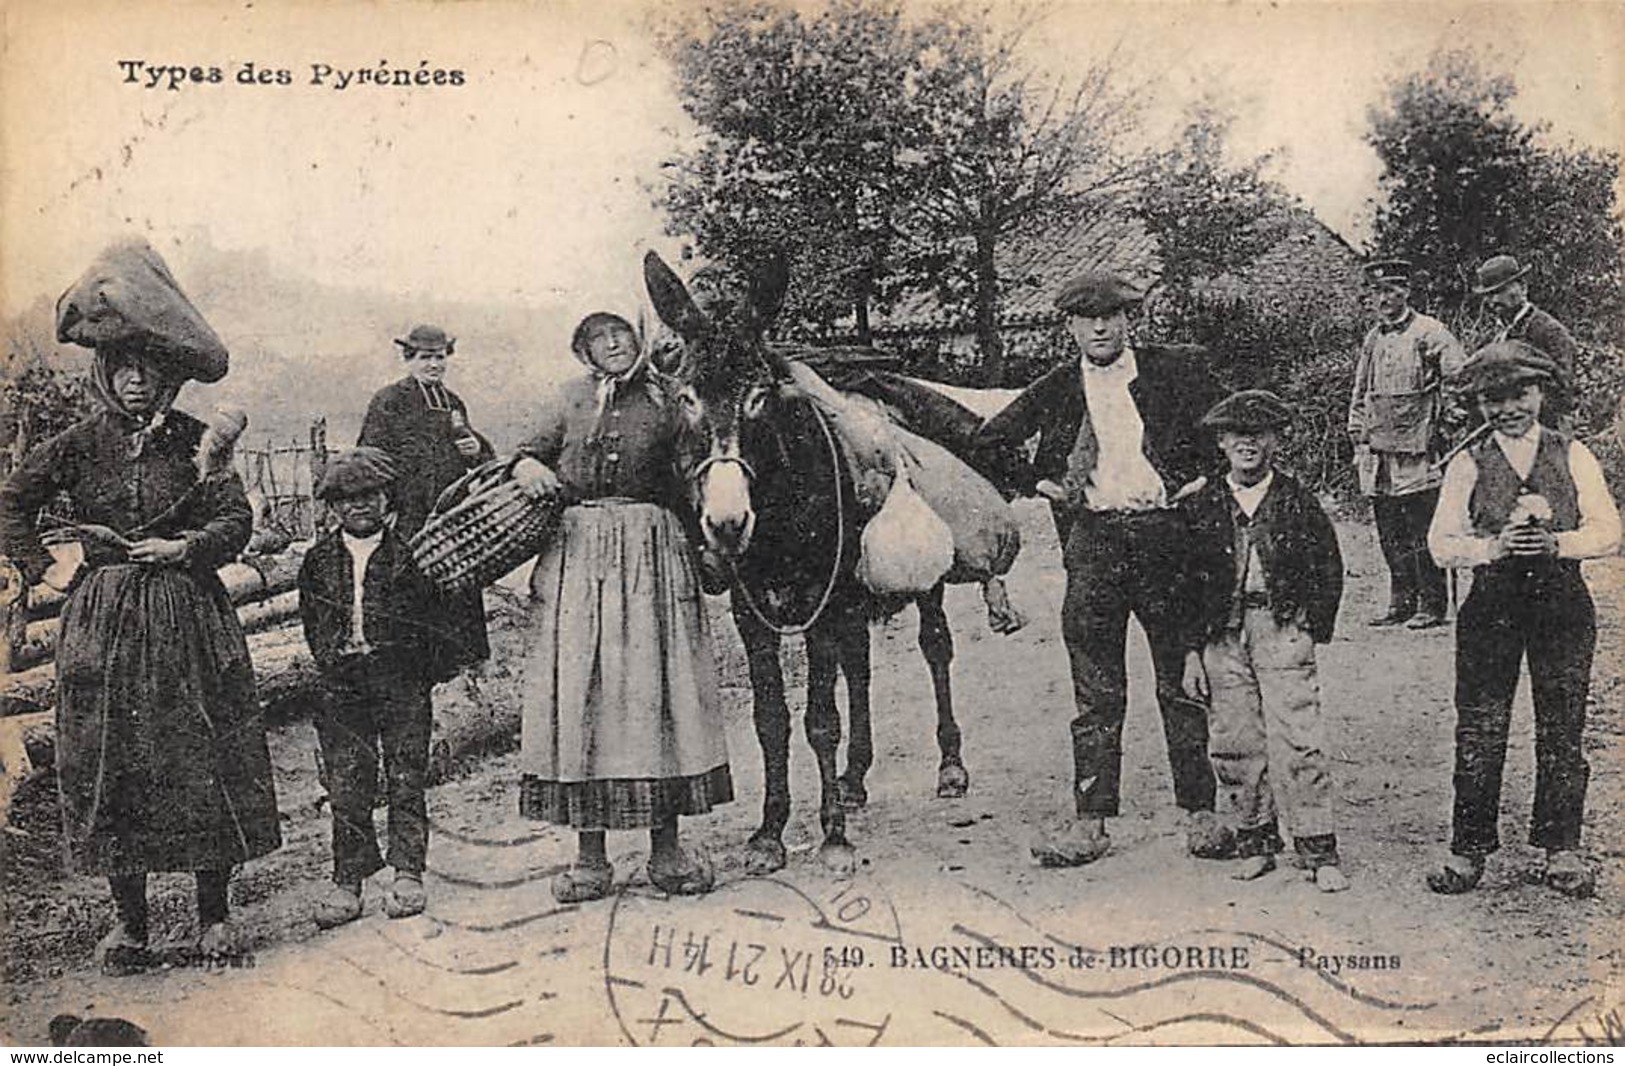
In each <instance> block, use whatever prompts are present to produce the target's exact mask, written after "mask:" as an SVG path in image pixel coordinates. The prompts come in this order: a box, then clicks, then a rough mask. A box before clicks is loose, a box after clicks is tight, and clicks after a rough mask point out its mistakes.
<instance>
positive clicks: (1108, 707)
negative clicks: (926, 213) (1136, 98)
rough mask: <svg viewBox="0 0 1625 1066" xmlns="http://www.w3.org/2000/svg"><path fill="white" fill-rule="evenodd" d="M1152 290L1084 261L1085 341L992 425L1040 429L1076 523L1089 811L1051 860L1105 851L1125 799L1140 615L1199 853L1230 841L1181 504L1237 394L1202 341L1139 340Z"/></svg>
mask: <svg viewBox="0 0 1625 1066" xmlns="http://www.w3.org/2000/svg"><path fill="white" fill-rule="evenodd" d="M1143 295H1144V294H1143V291H1142V290H1141V289H1140V287H1139V286H1137V285H1136V284H1134V283H1133V281H1132V280H1131V279H1129V278H1126V277H1123V276H1122V275H1120V274H1117V273H1115V272H1112V271H1104V270H1094V271H1088V272H1085V273H1083V274H1080V275H1078V276H1076V277H1074V278H1072V279H1070V280H1069V281H1068V282H1066V284H1065V285H1063V286H1062V288H1061V290H1060V292H1059V293H1058V294H1057V296H1056V300H1055V307H1056V310H1057V311H1059V312H1060V314H1061V315H1062V316H1063V318H1064V321H1065V328H1066V330H1067V333H1068V334H1069V335H1070V336H1071V339H1072V341H1073V343H1074V345H1076V347H1077V353H1076V354H1075V355H1074V356H1073V357H1072V358H1068V359H1066V360H1065V361H1064V362H1062V363H1061V365H1060V366H1057V367H1056V368H1055V369H1054V370H1051V371H1050V372H1049V373H1047V374H1045V375H1044V376H1043V377H1040V378H1039V379H1038V380H1037V381H1034V382H1033V383H1032V384H1031V385H1029V386H1028V387H1027V388H1026V389H1025V390H1024V391H1023V392H1022V394H1021V395H1020V396H1018V397H1017V398H1016V399H1015V400H1014V401H1013V402H1012V403H1011V404H1010V406H1008V407H1007V408H1005V410H1003V411H1001V412H1000V413H999V414H997V415H995V416H994V417H993V418H991V419H989V420H988V422H987V423H986V424H985V425H984V426H983V427H982V430H981V432H980V434H979V436H980V437H981V439H982V442H983V443H984V444H986V445H989V446H999V445H1011V444H1015V445H1019V444H1021V443H1022V442H1024V441H1026V440H1028V439H1029V438H1030V437H1032V436H1033V435H1034V434H1036V435H1037V436H1038V452H1037V457H1036V460H1035V463H1034V465H1035V478H1037V479H1041V480H1039V482H1038V488H1039V491H1040V492H1041V493H1042V494H1044V495H1046V496H1048V497H1049V499H1050V501H1051V507H1052V509H1053V512H1054V517H1055V522H1056V528H1057V530H1058V531H1059V532H1060V534H1061V542H1062V544H1063V546H1064V548H1063V561H1064V564H1065V567H1066V596H1065V599H1064V602H1063V603H1062V606H1061V630H1062V636H1063V637H1064V639H1065V641H1066V647H1067V654H1068V656H1069V658H1070V661H1071V667H1072V685H1073V697H1074V701H1075V703H1076V708H1077V715H1076V717H1075V718H1074V719H1073V721H1072V759H1073V769H1074V789H1073V803H1074V806H1075V812H1074V816H1073V818H1072V819H1071V820H1070V821H1069V822H1068V824H1066V825H1065V826H1064V827H1062V828H1060V829H1059V830H1058V831H1057V832H1055V833H1052V834H1048V835H1046V836H1045V837H1044V838H1043V839H1041V840H1039V841H1038V842H1037V843H1036V845H1035V846H1034V847H1033V855H1034V857H1035V858H1037V860H1038V861H1039V863H1040V864H1041V865H1044V866H1079V865H1082V864H1084V863H1088V862H1093V861H1094V860H1096V859H1099V858H1100V857H1101V856H1103V855H1104V854H1105V853H1106V851H1107V849H1108V847H1109V839H1108V837H1107V834H1106V819H1107V818H1111V817H1115V816H1116V815H1117V814H1118V812H1119V802H1120V797H1119V793H1120V778H1121V770H1122V761H1123V747H1122V736H1123V721H1124V717H1125V713H1126V699H1127V674H1126V670H1125V666H1124V648H1125V640H1126V637H1127V630H1128V620H1129V616H1130V615H1131V614H1132V615H1134V616H1135V617H1137V618H1139V620H1140V624H1141V625H1142V627H1143V628H1144V629H1145V632H1146V635H1147V637H1148V638H1149V641H1150V644H1151V656H1152V661H1153V663H1154V665H1155V667H1156V677H1157V703H1158V706H1159V709H1160V710H1161V713H1162V720H1163V727H1164V732H1165V735H1166V736H1167V738H1168V760H1169V763H1170V765H1171V768H1172V770H1173V779H1174V800H1175V802H1176V803H1177V804H1178V805H1179V807H1180V808H1181V809H1182V810H1184V811H1186V812H1187V814H1188V827H1187V828H1188V834H1189V835H1188V840H1187V845H1188V848H1189V850H1190V852H1191V853H1192V854H1194V855H1197V856H1200V857H1209V858H1215V857H1221V856H1223V855H1227V854H1229V853H1230V850H1231V847H1232V843H1233V842H1232V840H1231V839H1230V836H1229V834H1228V833H1226V832H1225V830H1224V827H1223V826H1222V825H1221V824H1220V823H1219V822H1218V820H1217V819H1216V818H1215V817H1214V814H1213V802H1214V779H1213V770H1212V767H1211V766H1210V765H1209V763H1208V760H1207V709H1206V708H1205V707H1204V706H1203V705H1202V704H1201V703H1200V702H1197V701H1193V700H1191V699H1189V698H1188V697H1186V696H1185V695H1184V693H1183V692H1181V690H1180V679H1181V673H1182V670H1183V667H1184V649H1183V647H1182V634H1183V631H1184V625H1183V618H1184V616H1185V615H1186V614H1187V611H1188V606H1189V605H1188V603H1187V597H1186V590H1185V586H1184V584H1183V582H1182V581H1181V578H1180V571H1181V566H1180V560H1181V557H1182V553H1183V551H1184V549H1185V527H1184V519H1183V517H1182V516H1181V514H1180V513H1179V511H1178V510H1177V509H1176V508H1175V507H1174V506H1173V505H1174V504H1175V503H1176V502H1177V501H1178V500H1179V499H1180V498H1181V496H1182V495H1189V494H1190V493H1191V492H1193V491H1195V488H1196V487H1197V486H1199V485H1200V484H1201V483H1202V477H1203V474H1204V473H1205V472H1206V471H1207V470H1208V469H1209V468H1210V467H1211V466H1212V452H1211V449H1210V446H1209V444H1208V443H1207V439H1206V435H1205V434H1204V433H1203V432H1202V431H1201V430H1200V428H1199V427H1198V423H1199V422H1200V421H1201V418H1202V415H1203V413H1204V412H1206V411H1207V410H1208V408H1209V407H1211V406H1212V405H1213V403H1214V402H1215V401H1217V400H1218V399H1219V398H1220V396H1221V395H1222V392H1221V390H1220V388H1219V386H1218V384H1217V383H1216V382H1215V381H1214V380H1213V378H1212V376H1211V375H1210V374H1209V373H1208V370H1207V367H1206V365H1205V353H1204V352H1202V351H1201V350H1200V349H1194V348H1176V347H1165V346H1161V345H1153V344H1139V343H1135V344H1131V343H1130V338H1129V315H1130V313H1131V312H1133V311H1135V310H1137V309H1138V307H1139V305H1140V302H1141V300H1142V298H1143Z"/></svg>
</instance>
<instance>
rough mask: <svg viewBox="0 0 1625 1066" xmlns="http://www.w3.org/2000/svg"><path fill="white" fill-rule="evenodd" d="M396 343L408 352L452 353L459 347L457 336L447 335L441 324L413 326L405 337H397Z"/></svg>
mask: <svg viewBox="0 0 1625 1066" xmlns="http://www.w3.org/2000/svg"><path fill="white" fill-rule="evenodd" d="M395 343H396V344H398V345H400V346H401V350H402V351H406V352H445V353H446V354H447V355H450V354H451V353H452V352H453V351H455V350H456V348H457V338H456V337H448V336H446V331H445V330H443V329H441V328H440V327H439V326H430V325H422V326H413V327H412V332H410V333H408V334H407V335H406V336H405V337H396V338H395Z"/></svg>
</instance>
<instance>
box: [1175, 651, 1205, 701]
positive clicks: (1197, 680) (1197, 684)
mask: <svg viewBox="0 0 1625 1066" xmlns="http://www.w3.org/2000/svg"><path fill="white" fill-rule="evenodd" d="M1180 688H1182V689H1184V690H1185V695H1187V696H1189V697H1190V698H1191V699H1193V700H1196V701H1197V702H1198V703H1206V702H1207V701H1208V698H1209V697H1210V696H1212V695H1213V689H1212V687H1211V686H1210V685H1209V684H1208V680H1207V668H1206V667H1205V666H1203V665H1202V656H1201V653H1200V652H1194V651H1188V652H1186V653H1185V677H1184V679H1183V680H1182V681H1181V682H1180Z"/></svg>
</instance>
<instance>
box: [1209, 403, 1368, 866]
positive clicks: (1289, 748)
mask: <svg viewBox="0 0 1625 1066" xmlns="http://www.w3.org/2000/svg"><path fill="white" fill-rule="evenodd" d="M1291 422H1292V412H1291V410H1290V409H1289V408H1288V407H1287V406H1286V404H1285V403H1283V402H1281V399H1280V397H1278V396H1276V395H1275V394H1274V393H1271V392H1266V391H1264V390H1262V389H1249V390H1246V391H1244V392H1238V393H1236V394H1235V395H1233V396H1229V397H1227V398H1226V399H1224V400H1222V401H1220V402H1219V403H1218V404H1216V405H1215V406H1214V407H1213V409H1212V410H1210V411H1208V413H1207V414H1206V415H1205V416H1204V417H1203V418H1202V424H1203V425H1204V426H1206V427H1208V428H1209V429H1210V430H1212V431H1213V432H1214V433H1216V434H1217V435H1218V443H1219V450H1220V451H1221V452H1223V453H1224V456H1225V459H1226V461H1227V462H1228V464H1229V468H1230V469H1229V472H1228V473H1227V474H1226V475H1225V476H1224V477H1222V478H1216V479H1214V480H1213V481H1212V482H1211V483H1209V484H1208V485H1205V486H1203V488H1202V489H1201V491H1199V492H1197V493H1195V494H1194V495H1192V496H1191V497H1190V498H1189V499H1188V500H1187V501H1186V503H1185V505H1184V507H1185V510H1186V513H1187V515H1188V516H1189V523H1190V533H1189V537H1190V546H1191V547H1190V556H1191V562H1190V566H1189V568H1188V571H1187V572H1188V574H1189V577H1188V580H1189V582H1190V585H1191V596H1192V599H1193V601H1194V603H1195V607H1194V609H1193V610H1192V611H1191V612H1190V615H1189V621H1190V626H1189V629H1188V633H1187V639H1188V644H1187V647H1188V651H1187V652H1186V655H1185V692H1186V694H1187V695H1189V696H1190V697H1191V698H1192V699H1200V700H1205V701H1207V702H1208V704H1209V707H1210V708H1211V710H1210V713H1209V718H1208V751H1209V753H1210V754H1211V756H1212V759H1213V772H1214V774H1215V775H1216V776H1217V777H1218V781H1219V803H1218V808H1219V811H1220V813H1221V814H1222V815H1223V816H1224V817H1225V819H1226V820H1227V822H1228V823H1229V824H1230V826H1231V827H1232V828H1234V829H1235V830H1236V857H1237V858H1238V859H1239V860H1241V861H1240V862H1239V863H1237V866H1236V869H1235V870H1234V871H1232V875H1231V876H1233V877H1235V878H1236V879H1237V880H1241V881H1252V880H1256V879H1257V878H1260V877H1263V876H1264V875H1265V874H1267V873H1269V872H1270V871H1271V870H1273V869H1275V865H1276V859H1275V857H1276V855H1277V854H1279V853H1280V852H1281V851H1282V850H1283V849H1284V847H1285V845H1284V843H1283V842H1282V839H1281V831H1282V829H1283V828H1284V829H1285V830H1286V832H1287V833H1289V834H1290V835H1291V837H1292V844H1293V847H1294V848H1295V849H1296V850H1297V853H1298V857H1299V859H1300V860H1301V862H1302V865H1303V867H1304V868H1305V869H1306V870H1308V871H1309V872H1310V876H1311V877H1313V878H1314V881H1315V884H1316V885H1317V886H1318V887H1319V888H1320V889H1321V890H1322V891H1323V892H1341V891H1342V890H1344V889H1346V888H1348V879H1347V878H1346V877H1345V876H1344V874H1343V871H1342V869H1341V866H1340V862H1339V857H1338V853H1337V832H1336V828H1335V823H1334V821H1333V811H1332V774H1331V765H1330V760H1328V758H1327V756H1326V745H1325V739H1324V738H1325V727H1324V724H1323V721H1322V718H1321V709H1320V686H1319V682H1318V680H1317V678H1316V663H1315V645H1316V644H1324V643H1326V642H1327V641H1329V640H1331V638H1332V630H1333V629H1334V627H1335V626H1336V624H1337V607H1338V603H1339V602H1340V600H1341V597H1342V594H1343V559H1342V555H1341V553H1340V552H1339V551H1338V547H1337V534H1336V533H1335V532H1333V530H1332V523H1331V520H1330V519H1329V518H1327V517H1326V512H1325V511H1324V510H1322V509H1321V506H1320V501H1319V500H1317V499H1315V497H1314V494H1313V493H1311V492H1309V491H1308V490H1307V489H1305V488H1304V487H1303V486H1302V485H1300V484H1299V483H1298V481H1297V479H1295V478H1294V477H1292V475H1290V474H1288V473H1286V472H1285V471H1283V470H1277V469H1275V454H1276V451H1277V449H1278V448H1279V447H1280V439H1281V434H1282V433H1284V432H1285V431H1286V430H1287V428H1288V426H1290V425H1291ZM1282 823H1284V826H1283V824H1282Z"/></svg>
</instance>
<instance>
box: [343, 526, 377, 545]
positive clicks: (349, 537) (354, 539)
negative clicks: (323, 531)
mask: <svg viewBox="0 0 1625 1066" xmlns="http://www.w3.org/2000/svg"><path fill="white" fill-rule="evenodd" d="M339 535H340V536H342V537H343V538H344V543H346V544H371V545H373V546H374V547H376V546H377V544H378V542H379V541H380V540H382V539H383V537H384V527H383V526H379V527H378V529H377V531H376V532H374V533H373V534H372V535H371V536H366V537H358V536H356V535H355V534H354V533H351V532H349V531H348V530H344V529H341V530H339Z"/></svg>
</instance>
